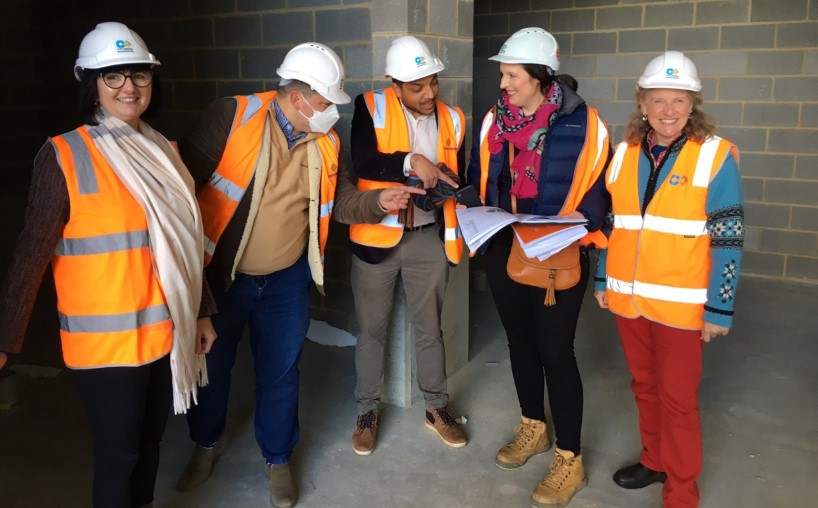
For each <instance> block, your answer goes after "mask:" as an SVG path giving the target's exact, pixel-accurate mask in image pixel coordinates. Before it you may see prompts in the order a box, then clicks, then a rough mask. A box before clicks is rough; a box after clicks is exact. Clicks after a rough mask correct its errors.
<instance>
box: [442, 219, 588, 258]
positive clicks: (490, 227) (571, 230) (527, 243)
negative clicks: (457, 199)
mask: <svg viewBox="0 0 818 508" xmlns="http://www.w3.org/2000/svg"><path fill="white" fill-rule="evenodd" d="M457 220H458V222H459V223H460V232H461V233H462V234H463V239H464V240H465V241H466V245H468V246H469V250H471V251H476V250H477V249H478V248H480V246H481V245H483V244H484V243H485V242H486V240H488V239H489V238H491V237H492V236H494V234H495V233H497V232H498V231H500V230H501V229H503V228H504V227H506V226H508V225H509V224H515V223H519V224H526V225H527V226H526V227H525V228H521V227H517V228H515V234H517V237H518V238H519V239H520V243H521V244H522V245H523V249H524V250H525V253H526V255H527V256H528V257H531V258H533V257H537V258H539V259H540V260H543V259H546V258H548V257H550V256H552V255H553V254H555V253H557V252H559V251H560V250H562V249H564V248H565V247H567V246H569V245H571V244H572V243H573V242H575V241H576V240H578V239H580V238H582V237H583V236H585V235H586V233H587V231H586V229H585V224H586V223H587V221H586V220H585V219H583V218H579V219H576V218H567V217H560V216H558V215H529V214H525V213H518V214H513V213H508V212H507V211H505V210H503V209H502V208H497V207H494V206H475V207H472V208H458V209H457ZM528 225H537V226H535V227H532V226H528ZM517 230H520V231H517Z"/></svg>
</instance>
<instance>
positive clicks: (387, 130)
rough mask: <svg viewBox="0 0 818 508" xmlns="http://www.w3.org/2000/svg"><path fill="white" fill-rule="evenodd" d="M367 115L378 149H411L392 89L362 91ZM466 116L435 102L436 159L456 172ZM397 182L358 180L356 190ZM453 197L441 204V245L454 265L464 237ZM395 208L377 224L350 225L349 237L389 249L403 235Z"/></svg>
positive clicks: (356, 241)
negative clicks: (442, 241) (370, 118)
mask: <svg viewBox="0 0 818 508" xmlns="http://www.w3.org/2000/svg"><path fill="white" fill-rule="evenodd" d="M364 99H365V101H366V105H367V107H368V108H369V114H370V115H371V116H372V121H373V123H374V124H375V137H376V138H377V141H378V151H379V152H382V153H393V152H411V151H412V147H411V144H410V142H409V127H408V126H407V124H406V116H405V115H404V112H403V107H402V106H401V103H400V100H399V99H398V97H397V95H396V94H395V91H394V90H392V89H391V88H386V89H383V90H375V91H369V92H366V93H365V94H364ZM465 127H466V118H465V117H464V116H463V112H462V111H461V110H460V108H457V107H452V106H448V105H446V104H444V103H443V102H441V101H437V132H438V143H437V162H443V163H445V164H446V166H448V167H449V169H451V170H452V171H454V172H455V173H459V170H458V167H457V151H458V150H459V149H460V145H462V144H463V138H464V136H465ZM396 185H400V184H399V183H396V182H378V181H374V180H366V179H364V178H359V179H358V189H359V190H361V191H367V190H370V189H382V188H386V187H393V186H396ZM456 204H457V203H456V200H455V199H454V198H452V199H447V200H446V201H445V202H444V203H443V222H444V227H445V231H444V244H445V251H446V257H447V258H448V260H449V262H450V263H452V264H454V265H456V264H458V263H459V262H460V258H461V257H462V256H463V238H462V235H461V233H460V229H459V228H458V226H457V214H456V213H455V208H456ZM398 218H399V212H398V211H397V210H395V211H392V212H389V213H388V214H386V216H385V217H384V218H383V220H381V222H380V223H378V224H353V225H351V226H350V227H349V237H350V239H351V240H352V241H353V242H355V243H357V244H360V245H366V246H369V247H378V248H390V247H394V246H395V245H397V244H398V242H400V240H401V238H403V224H401V223H400V221H399V220H398Z"/></svg>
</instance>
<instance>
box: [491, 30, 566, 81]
mask: <svg viewBox="0 0 818 508" xmlns="http://www.w3.org/2000/svg"><path fill="white" fill-rule="evenodd" d="M489 60H495V61H497V62H502V63H507V64H539V65H547V66H549V67H551V70H553V71H558V70H560V47H559V45H558V44H557V39H555V38H554V36H553V35H551V34H550V33H548V32H546V31H545V30H543V29H542V28H538V27H530V28H523V29H522V30H517V31H516V32H514V33H513V34H511V37H509V38H508V39H506V42H504V43H503V46H502V47H501V48H500V52H499V53H497V54H496V55H494V56H492V57H490V58H489Z"/></svg>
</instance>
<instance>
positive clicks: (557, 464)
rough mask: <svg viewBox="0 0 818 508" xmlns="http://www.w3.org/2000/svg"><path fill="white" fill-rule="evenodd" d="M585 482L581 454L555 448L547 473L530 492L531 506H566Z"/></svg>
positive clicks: (545, 507) (556, 507)
mask: <svg viewBox="0 0 818 508" xmlns="http://www.w3.org/2000/svg"><path fill="white" fill-rule="evenodd" d="M585 483H586V482H585V467H584V466H583V465H582V455H574V453H573V452H570V451H568V450H560V449H559V448H557V449H556V451H555V452H554V461H553V462H551V468H550V469H549V470H548V474H547V475H545V478H544V479H543V481H541V482H540V484H539V485H537V488H536V489H534V493H533V494H531V506H534V507H535V508H562V507H563V506H567V505H568V503H569V502H570V501H571V498H573V497H574V494H576V493H577V492H579V491H580V490H581V489H582V487H584V486H585Z"/></svg>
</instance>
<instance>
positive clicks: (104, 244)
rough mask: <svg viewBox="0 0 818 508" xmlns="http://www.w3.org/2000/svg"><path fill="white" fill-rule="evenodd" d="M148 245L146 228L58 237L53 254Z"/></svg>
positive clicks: (118, 249)
mask: <svg viewBox="0 0 818 508" xmlns="http://www.w3.org/2000/svg"><path fill="white" fill-rule="evenodd" d="M149 245H150V237H149V236H148V231H147V230H142V231H127V232H125V233H113V234H110V235H99V236H90V237H88V238H60V241H59V242H57V248H56V249H54V254H55V255H57V256H84V255H86V254H104V253H106V252H119V251H123V250H129V249H141V248H142V247H148V246H149Z"/></svg>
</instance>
